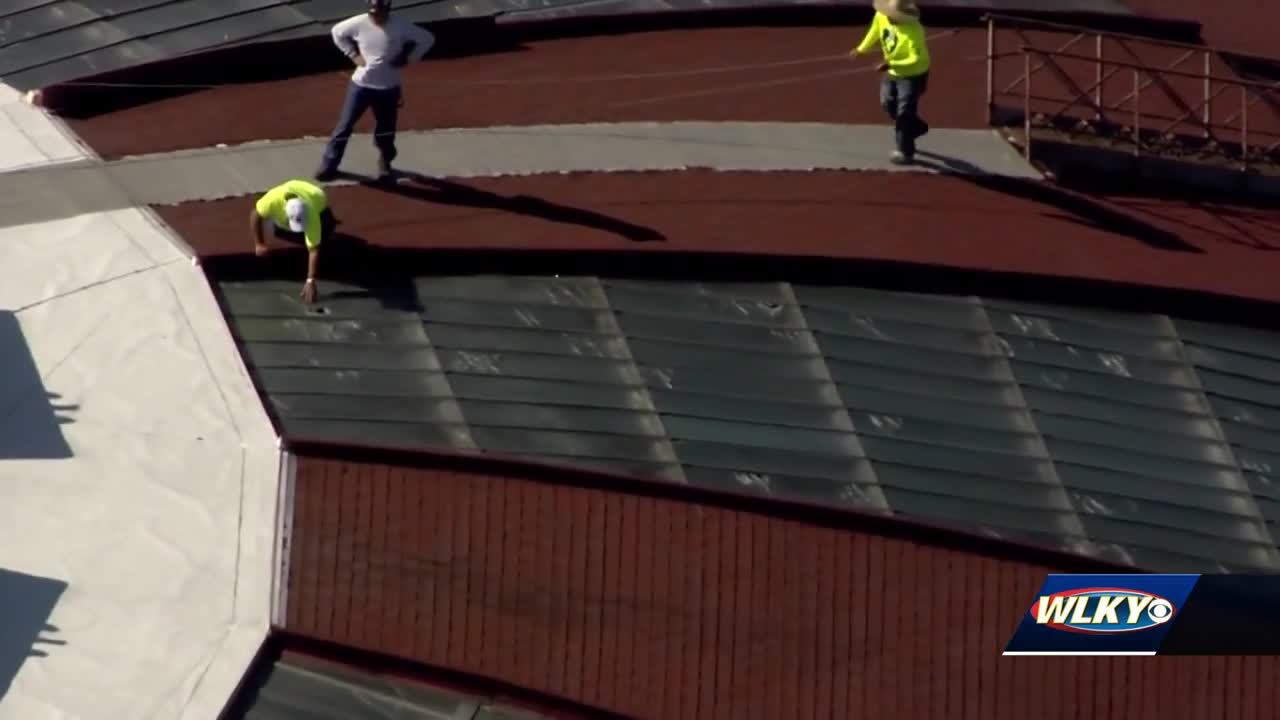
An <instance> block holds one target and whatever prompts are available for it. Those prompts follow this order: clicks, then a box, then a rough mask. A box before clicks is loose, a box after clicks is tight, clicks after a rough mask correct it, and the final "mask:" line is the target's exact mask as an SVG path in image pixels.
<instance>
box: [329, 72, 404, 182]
mask: <svg viewBox="0 0 1280 720" xmlns="http://www.w3.org/2000/svg"><path fill="white" fill-rule="evenodd" d="M366 110H372V111H373V144H374V145H375V146H376V147H377V148H378V152H380V153H382V159H383V160H385V161H386V162H388V163H390V162H391V161H392V160H395V159H396V117H397V116H398V115H399V113H400V88H398V87H394V88H387V89H384V90H378V89H374V88H367V87H360V86H359V85H356V84H355V83H350V84H349V85H347V98H346V100H344V101H343V103H342V115H341V116H340V117H339V118H338V125H337V127H335V128H334V129H333V135H332V136H331V137H330V138H329V144H328V146H326V147H325V149H324V160H323V161H322V164H321V167H322V168H323V169H325V170H337V169H338V166H339V165H341V164H342V156H343V155H344V154H345V153H346V152H347V141H348V140H350V139H351V132H352V131H353V130H355V127H356V123H357V122H359V120H360V118H361V117H362V116H364V113H365V111H366Z"/></svg>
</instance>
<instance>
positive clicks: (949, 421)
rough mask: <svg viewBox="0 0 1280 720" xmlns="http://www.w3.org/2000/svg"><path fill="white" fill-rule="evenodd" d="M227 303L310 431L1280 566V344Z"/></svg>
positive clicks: (1203, 337) (488, 301)
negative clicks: (1279, 542) (1278, 471)
mask: <svg viewBox="0 0 1280 720" xmlns="http://www.w3.org/2000/svg"><path fill="white" fill-rule="evenodd" d="M296 285H297V284H296V282H295V281H292V280H289V281H252V282H224V283H221V284H220V292H221V294H222V296H223V301H224V304H225V307H226V308H227V310H228V314H229V323H230V326H231V327H232V329H233V332H234V333H235V335H236V336H237V338H238V339H239V341H240V342H241V344H242V349H243V351H244V353H245V355H246V359H247V362H248V363H249V365H250V367H251V368H252V369H253V371H254V374H255V377H256V380H257V381H258V382H259V383H260V385H261V387H262V389H263V391H264V394H265V395H266V396H267V398H268V403H269V405H270V406H271V408H272V409H273V411H274V412H275V413H276V415H277V416H278V418H279V420H280V421H281V423H282V430H283V432H284V433H285V435H286V436H290V437H295V438H308V439H323V440H340V441H353V442H364V443H371V444H378V445H393V446H404V447H416V448H431V449H445V450H466V451H474V450H482V451H486V452H490V453H497V454H506V455H513V456H520V457H526V458H531V459H537V460H542V461H549V462H553V463H564V464H570V465H573V466H581V467H585V468H592V469H603V470H610V471H617V472H624V473H632V474H638V475H643V476H648V477H654V478H661V479H666V480H670V481H675V482H688V483H693V484H697V485H702V486H709V487H716V488H724V489H730V490H734V491H739V492H748V493H759V494H764V495H768V496H773V497H778V498H788V499H795V500H803V501H808V502H813V503H819V504H823V505H830V506H836V507H846V508H856V509H863V510H869V511H872V512H891V513H896V514H902V515H906V516H913V517H917V518H924V519H929V520H933V521H938V522H942V523H945V524H950V525H956V526H960V527H965V528H968V529H971V530H978V531H981V532H984V533H987V534H990V535H994V536H997V537H1004V538H1010V539H1019V540H1027V541H1033V542H1037V543H1040V544H1045V545H1049V546H1052V547H1056V548H1060V549H1067V550H1072V551H1077V552H1083V553H1087V554H1092V555H1096V556H1100V557H1104V558H1107V559H1110V560H1114V561H1118V562H1123V563H1129V564H1133V565H1135V566H1138V567H1142V568H1148V569H1154V570H1168V571H1192V572H1212V571H1225V572H1232V571H1277V570H1280V554H1278V553H1277V548H1276V531H1275V529H1274V528H1275V527H1276V522H1277V521H1278V520H1280V488H1277V487H1276V486H1275V484H1274V482H1273V479H1272V478H1273V476H1274V475H1275V471H1274V469H1275V468H1280V450H1277V448H1280V335H1277V334H1271V333H1263V332H1256V331H1252V330H1244V329H1238V328H1224V327H1214V326H1208V325H1204V324H1199V323H1192V322H1185V321H1181V320H1175V319H1173V318H1170V317H1166V316H1160V315H1130V314H1121V313H1107V312H1100V311H1093V310H1080V309H1072V308H1065V307H1051V306H1035V305H1028V304H1023V303H1014V302H1005V301H1000V300H992V299H983V298H976V297H947V296H926V295H912V294H898V293H890V292H882V291H872V290H866V289H859V288H852V287H816V286H800V285H792V284H788V283H774V284H738V285H729V284H720V283H717V284H696V283H686V282H646V281H638V280H611V279H602V278H595V277H499V276H486V277H480V276H466V277H419V278H416V279H413V280H412V281H407V282H405V283H404V284H403V286H402V287H401V288H400V289H399V290H398V291H397V293H398V294H396V295H395V296H394V297H393V296H391V295H388V294H387V293H385V292H383V291H370V290H368V289H364V288H359V287H356V286H354V285H352V286H349V287H347V286H342V285H341V284H338V283H330V284H329V285H328V286H327V288H328V292H330V293H332V295H330V298H329V299H328V300H326V301H325V302H324V304H323V305H322V306H321V307H320V309H319V310H315V311H308V310H305V309H304V308H303V307H302V306H300V305H299V304H298V302H297V300H296V293H297V286H296Z"/></svg>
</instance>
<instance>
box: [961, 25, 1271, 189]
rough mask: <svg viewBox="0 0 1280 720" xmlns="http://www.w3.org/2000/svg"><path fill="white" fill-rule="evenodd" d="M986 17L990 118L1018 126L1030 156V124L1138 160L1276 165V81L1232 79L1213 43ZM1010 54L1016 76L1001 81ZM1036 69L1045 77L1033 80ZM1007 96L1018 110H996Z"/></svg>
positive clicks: (1244, 168) (992, 121)
mask: <svg viewBox="0 0 1280 720" xmlns="http://www.w3.org/2000/svg"><path fill="white" fill-rule="evenodd" d="M986 20H987V119H988V122H989V123H990V124H992V125H1014V124H1020V125H1021V126H1022V129H1023V132H1024V134H1025V138H1024V144H1023V151H1024V153H1025V154H1026V155H1027V157H1028V158H1030V156H1031V147H1032V135H1033V132H1034V130H1036V129H1037V128H1049V129H1055V130H1059V131H1063V132H1065V133H1068V134H1075V133H1080V132H1086V133H1089V134H1092V135H1095V136H1097V137H1100V138H1107V139H1109V140H1112V141H1119V142H1122V143H1124V144H1125V145H1127V146H1128V149H1129V150H1130V151H1131V152H1132V153H1133V154H1134V155H1135V156H1141V155H1143V154H1148V155H1158V156H1165V157H1167V156H1170V155H1171V154H1172V155H1178V156H1184V157H1197V158H1200V159H1209V160H1214V159H1216V160H1221V161H1227V162H1230V163H1231V164H1233V165H1234V166H1235V167H1237V168H1238V169H1240V170H1241V171H1246V172H1247V171H1248V170H1250V169H1251V167H1253V166H1256V165H1259V164H1270V165H1280V153H1278V152H1277V151H1278V150H1280V82H1276V83H1266V82H1257V81H1253V80H1245V79H1241V78H1239V77H1231V76H1229V75H1228V74H1227V73H1230V72H1231V70H1230V69H1229V66H1228V64H1227V62H1226V60H1225V59H1224V55H1225V54H1224V53H1222V52H1220V51H1218V50H1216V49H1214V48H1208V47H1203V46H1198V45H1188V44H1185V43H1175V42H1168V41H1161V40H1154V39H1150V38H1144V37H1138V36H1133V35H1123V34H1119V33H1108V32H1101V31H1096V30H1090V29H1087V28H1081V27H1077V26H1072V25H1062V24H1059V23H1053V22H1046V21H1040V20H1031V19H1027V18H1019V17H1012V16H1004V15H988V16H986ZM1001 30H1007V31H1009V33H1010V34H1012V35H1013V37H1014V39H1015V40H1016V47H1015V48H1014V49H1012V50H1002V49H1001V48H1000V47H999V33H1000V31H1001ZM1031 33H1036V34H1037V35H1039V36H1040V37H1038V38H1033V37H1031V35H1030V34H1031ZM1055 42H1056V46H1054V47H1044V45H1045V44H1046V43H1049V44H1052V43H1055ZM1082 45H1087V46H1091V49H1090V50H1084V48H1082V47H1081V46H1082ZM1108 50H1111V51H1112V52H1110V53H1109V52H1108ZM1116 55H1118V57H1117V56H1116ZM1235 57H1244V56H1241V55H1235ZM1010 59H1011V60H1012V61H1013V62H1014V64H1015V65H1016V71H1015V72H1016V76H1015V77H1014V79H1013V81H1012V82H1009V83H1008V84H1002V83H1001V78H1000V72H999V71H1000V69H1001V66H1002V64H1008V63H1007V61H1008V60H1010ZM1270 62H1273V63H1275V64H1277V65H1280V62H1278V61H1270ZM1189 64H1190V65H1191V66H1192V67H1190V68H1188V67H1187V66H1188V65H1189ZM1042 73H1047V74H1048V75H1050V76H1051V77H1052V79H1042V80H1041V81H1040V82H1038V83H1037V82H1034V79H1035V78H1036V77H1037V75H1038V74H1042ZM1041 77H1043V75H1041ZM1008 99H1012V100H1014V101H1015V102H1016V105H1017V106H1020V107H1018V108H1017V109H1016V110H1012V109H1008V108H1002V106H1001V104H1000V101H1001V100H1008ZM1259 105H1261V107H1259Z"/></svg>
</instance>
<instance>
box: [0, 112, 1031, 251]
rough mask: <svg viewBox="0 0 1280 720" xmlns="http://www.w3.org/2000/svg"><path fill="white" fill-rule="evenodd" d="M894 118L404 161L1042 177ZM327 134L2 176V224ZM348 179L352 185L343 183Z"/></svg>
mask: <svg viewBox="0 0 1280 720" xmlns="http://www.w3.org/2000/svg"><path fill="white" fill-rule="evenodd" d="M891 141H892V136H891V130H890V129H889V128H888V127H887V126H868V125H853V126H850V125H834V124H822V123H706V122H682V123H616V124H608V123H602V124H585V125H541V126H532V127H494V128H484V129H457V130H438V131H429V132H417V133H404V134H402V135H400V137H399V138H398V146H399V148H400V157H399V158H398V159H397V165H398V166H399V167H401V168H405V169H412V170H416V171H420V172H423V173H425V174H429V175H431V176H435V177H463V178H474V177H502V176H509V175H537V174H547V173H566V172H624V171H664V170H666V171H669V170H683V169H687V168H691V167H699V168H710V169H715V170H725V171H777V170H878V171H890V170H911V171H918V172H940V171H941V172H954V173H962V174H985V175H1000V176H1005V177H1021V178H1039V177H1040V175H1039V174H1038V173H1037V172H1036V171H1035V169H1034V168H1032V167H1031V166H1030V165H1028V164H1027V163H1026V162H1025V161H1024V160H1023V159H1022V158H1021V157H1020V156H1019V155H1018V153H1017V152H1015V151H1014V150H1013V148H1011V147H1010V146H1009V145H1008V144H1007V143H1006V142H1005V141H1004V140H1002V139H1001V138H1000V137H999V136H998V135H997V134H996V133H995V132H993V131H989V130H946V129H937V130H934V131H932V132H931V133H930V134H929V135H927V136H926V137H924V138H923V139H921V141H920V153H919V160H920V162H919V164H917V165H916V166H913V167H906V168H899V167H897V166H895V165H893V164H891V163H889V162H888V156H889V150H890V149H891ZM323 148H324V141H323V140H299V141H292V142H272V143H250V144H247V145H241V146H238V147H233V148H207V149H203V150H195V151H183V152H175V153H166V154H159V155H145V156H140V157H135V158H130V159H126V160H117V161H114V162H108V163H92V164H77V165H74V166H71V167H60V168H48V169H38V170H28V171H25V172H19V173H13V174H7V175H0V198H2V200H0V218H3V219H0V226H14V225H21V224H25V223H32V222H41V221H46V220H53V219H57V218H61V217H70V216H73V215H78V214H81V213H85V212H99V211H105V210H111V209H115V208H122V207H132V206H139V205H172V204H177V203H182V202H189V201H192V200H218V199H221V198H227V197H237V196H241V195H249V194H253V193H260V192H263V191H265V190H267V189H269V188H271V187H273V186H274V185H276V184H278V183H279V182H281V181H283V180H286V179H289V178H294V177H309V176H310V175H311V173H312V172H314V171H315V168H316V166H317V163H318V162H319V158H320V156H321V153H322V151H323ZM375 167H376V152H375V151H374V149H373V144H372V140H371V136H369V135H362V136H356V137H354V138H352V142H351V145H350V147H349V150H348V159H347V161H346V163H345V165H344V169H346V170H350V171H351V172H352V173H356V174H361V175H363V176H365V177H369V176H371V175H372V174H373V173H374V169H375ZM346 184H350V181H347V183H346Z"/></svg>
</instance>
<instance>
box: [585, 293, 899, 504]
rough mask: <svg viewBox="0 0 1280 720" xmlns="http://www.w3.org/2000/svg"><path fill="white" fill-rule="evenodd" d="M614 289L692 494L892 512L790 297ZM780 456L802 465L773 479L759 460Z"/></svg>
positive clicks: (612, 299)
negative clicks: (734, 494) (716, 492)
mask: <svg viewBox="0 0 1280 720" xmlns="http://www.w3.org/2000/svg"><path fill="white" fill-rule="evenodd" d="M604 287H605V292H606V294H607V295H608V297H609V303H610V305H611V306H612V307H613V309H614V313H615V316H616V318H617V323H618V327H619V328H620V329H621V330H622V332H623V333H624V334H625V336H626V338H627V342H628V347H629V348H630V352H631V355H632V357H633V359H634V360H635V362H636V365H637V366H638V367H639V368H640V372H641V375H642V377H643V378H644V380H645V383H646V386H647V388H648V390H649V391H650V396H651V397H652V398H653V404H654V408H655V410H657V412H658V413H660V414H661V416H662V423H663V426H664V427H665V429H666V432H667V433H668V435H669V436H670V437H671V442H672V446H673V448H674V449H675V452H676V455H677V457H678V458H679V460H680V461H681V463H682V464H683V465H685V466H686V468H685V474H686V477H687V478H688V479H689V481H690V482H696V483H700V484H706V485H710V486H715V487H727V488H734V489H737V490H739V491H745V492H756V493H764V494H769V495H776V496H779V497H790V498H804V499H807V500H810V501H814V502H820V503H823V504H828V505H845V506H859V507H863V508H868V509H884V508H885V503H884V500H883V496H882V494H881V493H880V492H879V490H878V489H877V488H876V480H875V474H874V472H873V471H872V469H871V466H870V463H868V462H867V461H866V459H865V453H864V451H863V448H862V446H861V444H860V443H859V441H858V438H857V436H856V435H855V433H854V432H853V425H852V423H851V421H850V418H849V415H848V413H847V412H846V410H845V409H844V407H843V406H842V403H841V401H840V397H839V393H838V391H837V389H836V386H835V383H834V382H832V380H831V377H830V374H829V372H828V371H827V369H826V367H825V364H824V363H823V362H822V358H821V353H820V351H819V349H818V345H817V342H816V341H815V338H814V335H813V333H812V332H810V329H809V328H808V327H807V325H806V321H805V317H804V314H803V313H802V311H801V308H800V306H799V303H798V302H797V301H796V299H795V297H794V296H793V295H792V294H791V289H790V287H789V286H788V285H785V284H781V283H772V284H770V283H762V284H758V285H754V284H736V285H728V284H726V285H723V286H717V285H708V284H696V283H658V282H635V281H621V280H610V281H607V282H605V283H604ZM637 341H640V342H639V343H637ZM646 343H647V344H646ZM655 350H656V351H657V352H655ZM673 359H674V360H675V361H674V362H672V360H673ZM704 399H705V400H706V401H707V402H703V400H704ZM800 416H803V417H804V419H805V422H797V421H796V420H797V418H798V417H800ZM771 451H775V452H785V453H787V455H788V456H789V457H791V458H792V459H793V462H792V463H791V464H790V465H789V467H788V468H787V469H784V470H781V471H779V470H778V469H776V468H775V469H774V470H773V471H762V470H761V466H760V464H759V462H758V460H759V454H760V453H762V452H766V453H767V452H771ZM833 470H834V472H832V471H833Z"/></svg>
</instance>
